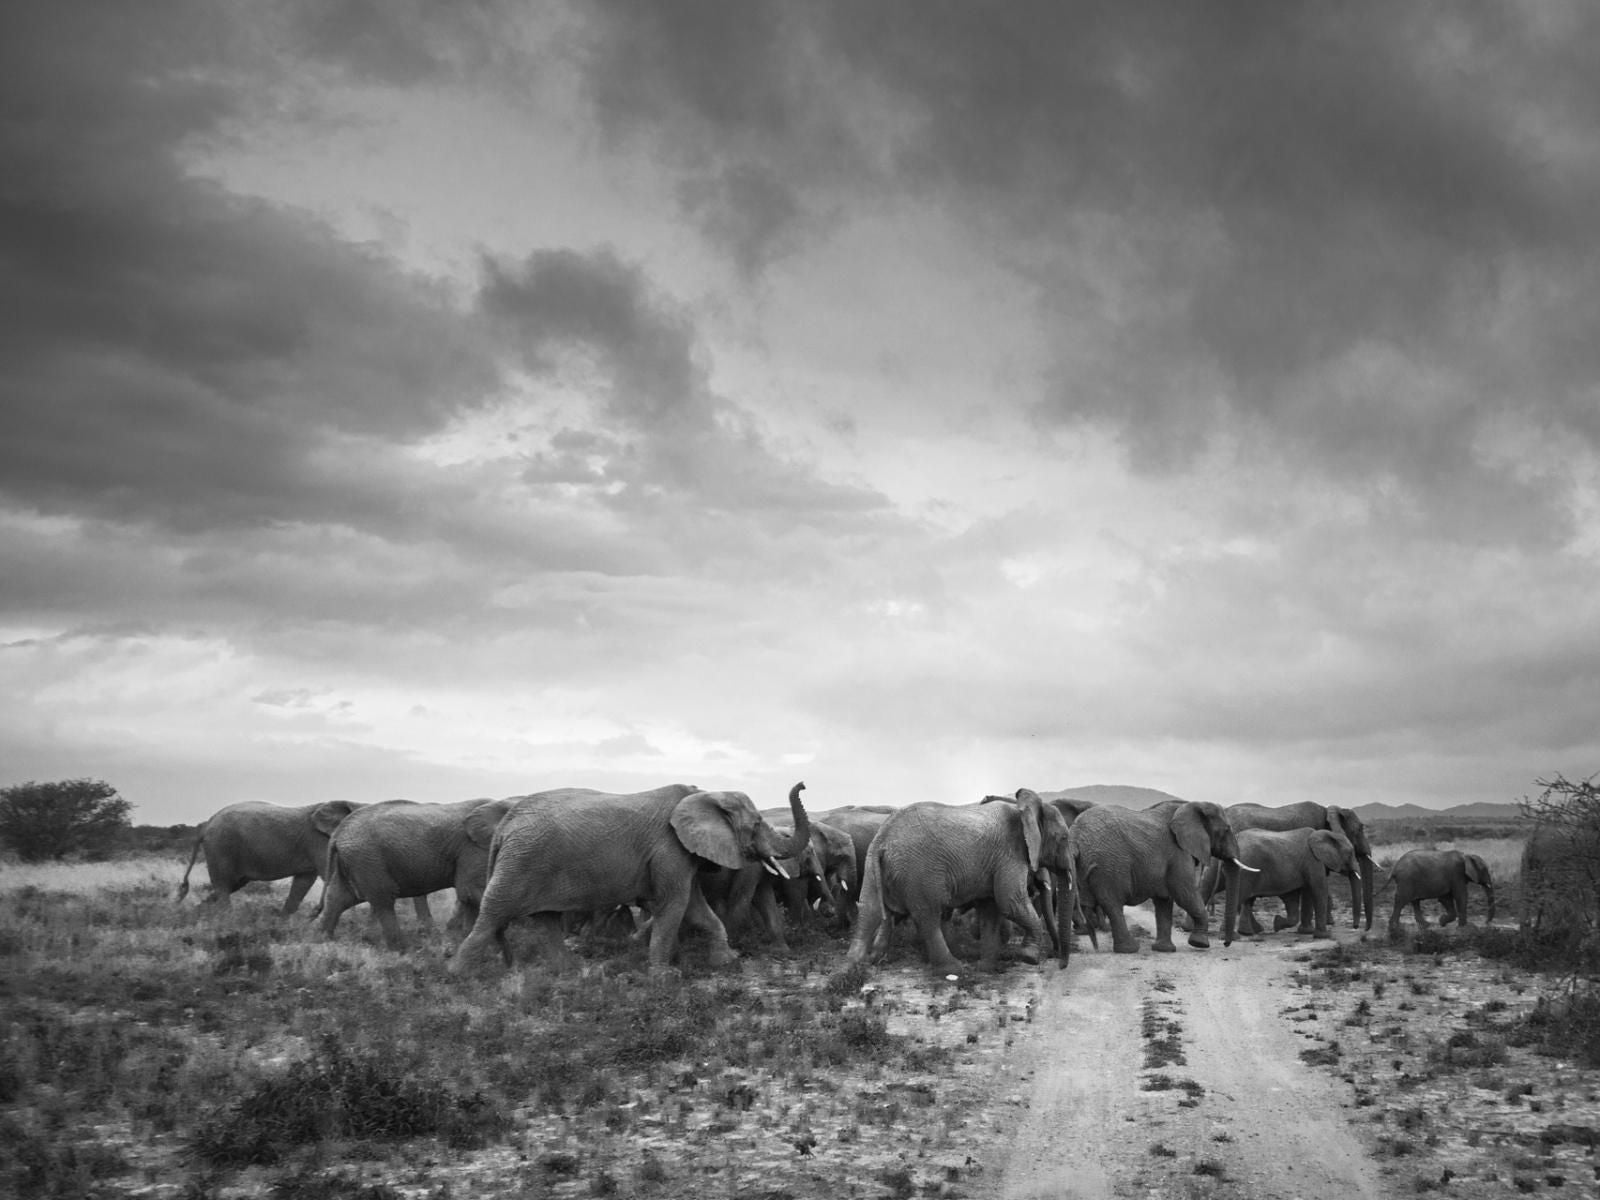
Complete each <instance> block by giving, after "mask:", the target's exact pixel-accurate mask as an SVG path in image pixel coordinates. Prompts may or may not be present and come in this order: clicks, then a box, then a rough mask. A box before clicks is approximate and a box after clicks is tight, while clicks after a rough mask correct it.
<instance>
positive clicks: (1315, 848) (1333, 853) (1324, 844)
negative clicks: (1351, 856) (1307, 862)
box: [1310, 829, 1344, 871]
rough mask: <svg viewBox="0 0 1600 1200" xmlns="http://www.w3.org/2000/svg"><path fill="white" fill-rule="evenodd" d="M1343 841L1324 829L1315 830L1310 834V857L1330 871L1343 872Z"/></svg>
mask: <svg viewBox="0 0 1600 1200" xmlns="http://www.w3.org/2000/svg"><path fill="white" fill-rule="evenodd" d="M1343 841H1344V839H1343V838H1339V837H1335V836H1334V835H1333V834H1331V833H1329V832H1328V831H1327V830H1326V829H1318V830H1315V831H1314V832H1313V833H1312V834H1311V838H1310V849H1311V856H1312V857H1313V858H1315V859H1316V860H1317V861H1318V862H1319V863H1321V864H1322V865H1323V866H1325V867H1327V868H1328V870H1330V871H1342V870H1344V845H1343V844H1342V843H1343Z"/></svg>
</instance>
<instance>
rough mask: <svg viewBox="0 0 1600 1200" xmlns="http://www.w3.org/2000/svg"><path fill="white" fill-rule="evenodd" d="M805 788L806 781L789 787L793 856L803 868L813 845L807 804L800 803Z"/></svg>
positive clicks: (798, 865)
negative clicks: (792, 815) (792, 818)
mask: <svg viewBox="0 0 1600 1200" xmlns="http://www.w3.org/2000/svg"><path fill="white" fill-rule="evenodd" d="M805 790H806V785H805V783H804V782H801V783H797V784H795V785H794V786H793V787H792V788H790V789H789V811H790V812H792V813H793V814H794V854H793V858H794V861H795V863H796V864H797V867H801V868H803V866H804V860H805V853H806V848H807V847H808V846H810V845H811V818H810V817H808V816H806V806H805V805H804V804H801V803H800V793H801V792H803V791H805ZM797 873H798V872H797ZM823 886H824V887H826V886H827V885H826V884H824V885H823Z"/></svg>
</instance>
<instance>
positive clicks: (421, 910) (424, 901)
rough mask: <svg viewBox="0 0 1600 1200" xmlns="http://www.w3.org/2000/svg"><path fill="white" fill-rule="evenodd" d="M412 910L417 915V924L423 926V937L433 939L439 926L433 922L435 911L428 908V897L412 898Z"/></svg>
mask: <svg viewBox="0 0 1600 1200" xmlns="http://www.w3.org/2000/svg"><path fill="white" fill-rule="evenodd" d="M411 908H412V910H413V911H414V912H415V913H416V914H417V924H418V925H420V926H422V932H423V935H424V936H426V937H432V936H433V934H434V933H435V931H436V930H437V929H438V926H436V925H435V924H434V922H433V909H431V908H429V907H428V898H427V897H426V896H413V897H412V898H411ZM396 928H398V926H397V927H396Z"/></svg>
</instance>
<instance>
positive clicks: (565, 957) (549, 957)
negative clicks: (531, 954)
mask: <svg viewBox="0 0 1600 1200" xmlns="http://www.w3.org/2000/svg"><path fill="white" fill-rule="evenodd" d="M506 924H507V925H509V924H510V922H509V921H507V922H506ZM528 926H529V928H531V929H532V930H533V939H534V944H535V945H537V946H538V947H539V954H540V957H542V958H544V959H545V960H546V961H548V962H549V964H550V969H551V970H552V971H554V972H556V973H557V974H560V973H561V972H563V971H565V970H567V969H568V968H569V967H571V966H572V965H573V963H574V962H576V961H577V956H576V955H575V954H573V953H572V951H571V950H569V949H568V948H567V939H566V935H565V934H564V933H563V932H562V929H561V914H560V913H553V912H541V913H531V914H529V916H528ZM505 930H506V927H505V925H502V926H501V927H500V928H499V929H498V930H496V931H495V935H494V936H495V940H496V941H497V942H498V943H499V945H500V954H501V957H503V958H504V959H505V960H506V962H507V963H508V964H509V963H510V961H511V947H510V945H509V943H508V942H507V941H506V934H505ZM473 933H474V934H476V933H477V927H476V926H474V927H473ZM464 944H465V943H463V945H464Z"/></svg>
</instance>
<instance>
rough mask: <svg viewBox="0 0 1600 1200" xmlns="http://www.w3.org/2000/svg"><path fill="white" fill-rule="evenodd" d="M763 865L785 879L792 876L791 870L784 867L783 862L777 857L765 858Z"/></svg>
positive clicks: (762, 861)
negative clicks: (788, 870)
mask: <svg viewBox="0 0 1600 1200" xmlns="http://www.w3.org/2000/svg"><path fill="white" fill-rule="evenodd" d="M761 865H762V866H763V867H765V868H766V869H767V870H768V871H770V872H772V874H774V875H779V876H782V877H783V878H784V879H789V878H791V876H790V874H789V872H787V871H785V870H784V869H783V864H782V863H781V862H779V861H778V860H777V859H775V858H763V859H762V860H761Z"/></svg>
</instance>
